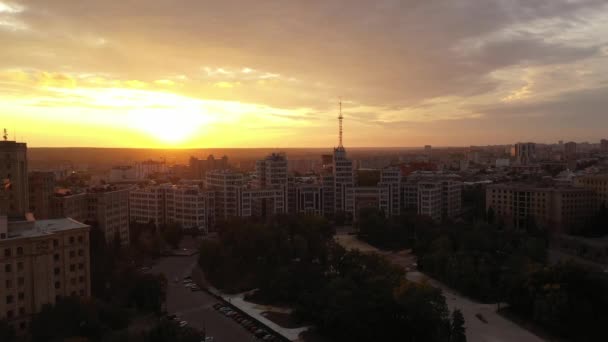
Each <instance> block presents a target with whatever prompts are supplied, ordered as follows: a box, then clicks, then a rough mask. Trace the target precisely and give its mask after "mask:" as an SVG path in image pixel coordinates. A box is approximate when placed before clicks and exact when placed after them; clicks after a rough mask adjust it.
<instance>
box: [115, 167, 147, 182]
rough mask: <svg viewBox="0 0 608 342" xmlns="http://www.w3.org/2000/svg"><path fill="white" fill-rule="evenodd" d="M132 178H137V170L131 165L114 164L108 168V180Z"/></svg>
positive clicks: (130, 179) (128, 179) (117, 180)
mask: <svg viewBox="0 0 608 342" xmlns="http://www.w3.org/2000/svg"><path fill="white" fill-rule="evenodd" d="M140 171H141V170H140ZM141 172H143V171H141ZM134 180H137V171H136V169H135V168H134V167H133V166H114V167H113V168H112V169H111V170H110V177H109V181H110V182H124V181H134Z"/></svg>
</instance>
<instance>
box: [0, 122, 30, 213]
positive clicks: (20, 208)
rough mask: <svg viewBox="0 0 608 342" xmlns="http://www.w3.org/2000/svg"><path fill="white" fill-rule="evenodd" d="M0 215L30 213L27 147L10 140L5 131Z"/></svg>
mask: <svg viewBox="0 0 608 342" xmlns="http://www.w3.org/2000/svg"><path fill="white" fill-rule="evenodd" d="M0 170H2V171H0V182H1V184H0V192H1V193H0V214H4V215H7V216H22V215H24V214H25V213H26V212H28V211H29V199H28V197H29V187H28V176H27V145H26V144H25V143H18V142H16V141H10V140H8V133H7V131H6V129H4V134H3V140H2V141H0Z"/></svg>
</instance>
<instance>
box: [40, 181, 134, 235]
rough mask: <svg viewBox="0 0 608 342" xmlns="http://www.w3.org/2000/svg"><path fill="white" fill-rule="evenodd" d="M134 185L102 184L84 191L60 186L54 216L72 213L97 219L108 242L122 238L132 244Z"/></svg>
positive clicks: (81, 219) (83, 218)
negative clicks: (131, 223)
mask: <svg viewBox="0 0 608 342" xmlns="http://www.w3.org/2000/svg"><path fill="white" fill-rule="evenodd" d="M130 191H131V188H130V187H123V188H119V187H116V186H99V187H93V188H89V189H85V190H84V191H82V192H80V193H72V192H71V191H69V190H65V189H64V190H60V191H58V192H56V193H55V196H54V197H53V199H52V202H53V217H54V218H60V217H70V218H73V219H75V220H77V221H79V222H93V223H94V224H95V225H96V226H97V227H98V228H99V229H101V231H102V232H103V233H104V236H105V238H106V242H108V243H111V242H114V241H115V240H116V239H119V240H120V244H121V245H123V246H127V245H129V193H130Z"/></svg>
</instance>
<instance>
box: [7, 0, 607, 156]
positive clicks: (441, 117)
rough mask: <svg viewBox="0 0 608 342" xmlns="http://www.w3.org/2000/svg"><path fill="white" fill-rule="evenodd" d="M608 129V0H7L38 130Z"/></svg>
mask: <svg viewBox="0 0 608 342" xmlns="http://www.w3.org/2000/svg"><path fill="white" fill-rule="evenodd" d="M339 99H341V100H342V105H343V114H344V117H345V121H344V130H345V136H344V144H345V146H347V147H348V146H352V147H373V146H374V147H375V146H379V147H380V146H391V147H398V146H422V145H426V144H430V145H435V146H468V145H487V144H508V143H514V142H517V141H537V142H556V141H558V140H565V141H569V140H574V141H579V142H582V141H589V142H597V141H599V139H601V138H608V129H607V128H608V2H607V1H606V0H502V1H499V0H483V1H481V0H458V1H454V0H425V1H420V0H374V1H369V0H344V1H337V0H336V1H334V0H307V1H296V0H291V1H289V0H260V1H249V0H241V1H237V0H222V1H207V0H171V1H169V0H121V1H107V0H80V1H75V0H69V1H68V0H52V1H35V0H24V1H14V0H11V1H7V0H0V128H4V127H5V128H7V129H8V130H9V136H11V138H12V137H13V136H15V135H16V137H17V139H18V140H25V141H27V142H28V145H29V146H48V147H59V146H90V147H177V148H179V147H197V148H198V147H200V148H205V147H277V148H289V147H331V146H335V145H337V142H338V137H337V135H338V133H337V132H338V128H337V126H338V122H337V117H338V114H339V110H338V102H339Z"/></svg>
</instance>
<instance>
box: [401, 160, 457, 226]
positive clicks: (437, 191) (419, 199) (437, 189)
mask: <svg viewBox="0 0 608 342" xmlns="http://www.w3.org/2000/svg"><path fill="white" fill-rule="evenodd" d="M400 188H401V190H400V193H401V196H400V198H401V201H402V208H403V209H405V210H407V211H413V210H416V211H417V213H418V214H419V215H425V216H429V217H431V218H432V219H433V220H435V221H441V220H445V219H449V218H454V217H457V216H458V215H460V213H461V211H462V182H461V181H460V180H459V179H458V178H457V177H456V176H455V175H447V174H443V173H440V172H424V171H417V172H413V173H412V174H410V176H409V177H408V178H407V180H406V181H405V182H402V183H401V185H400Z"/></svg>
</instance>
